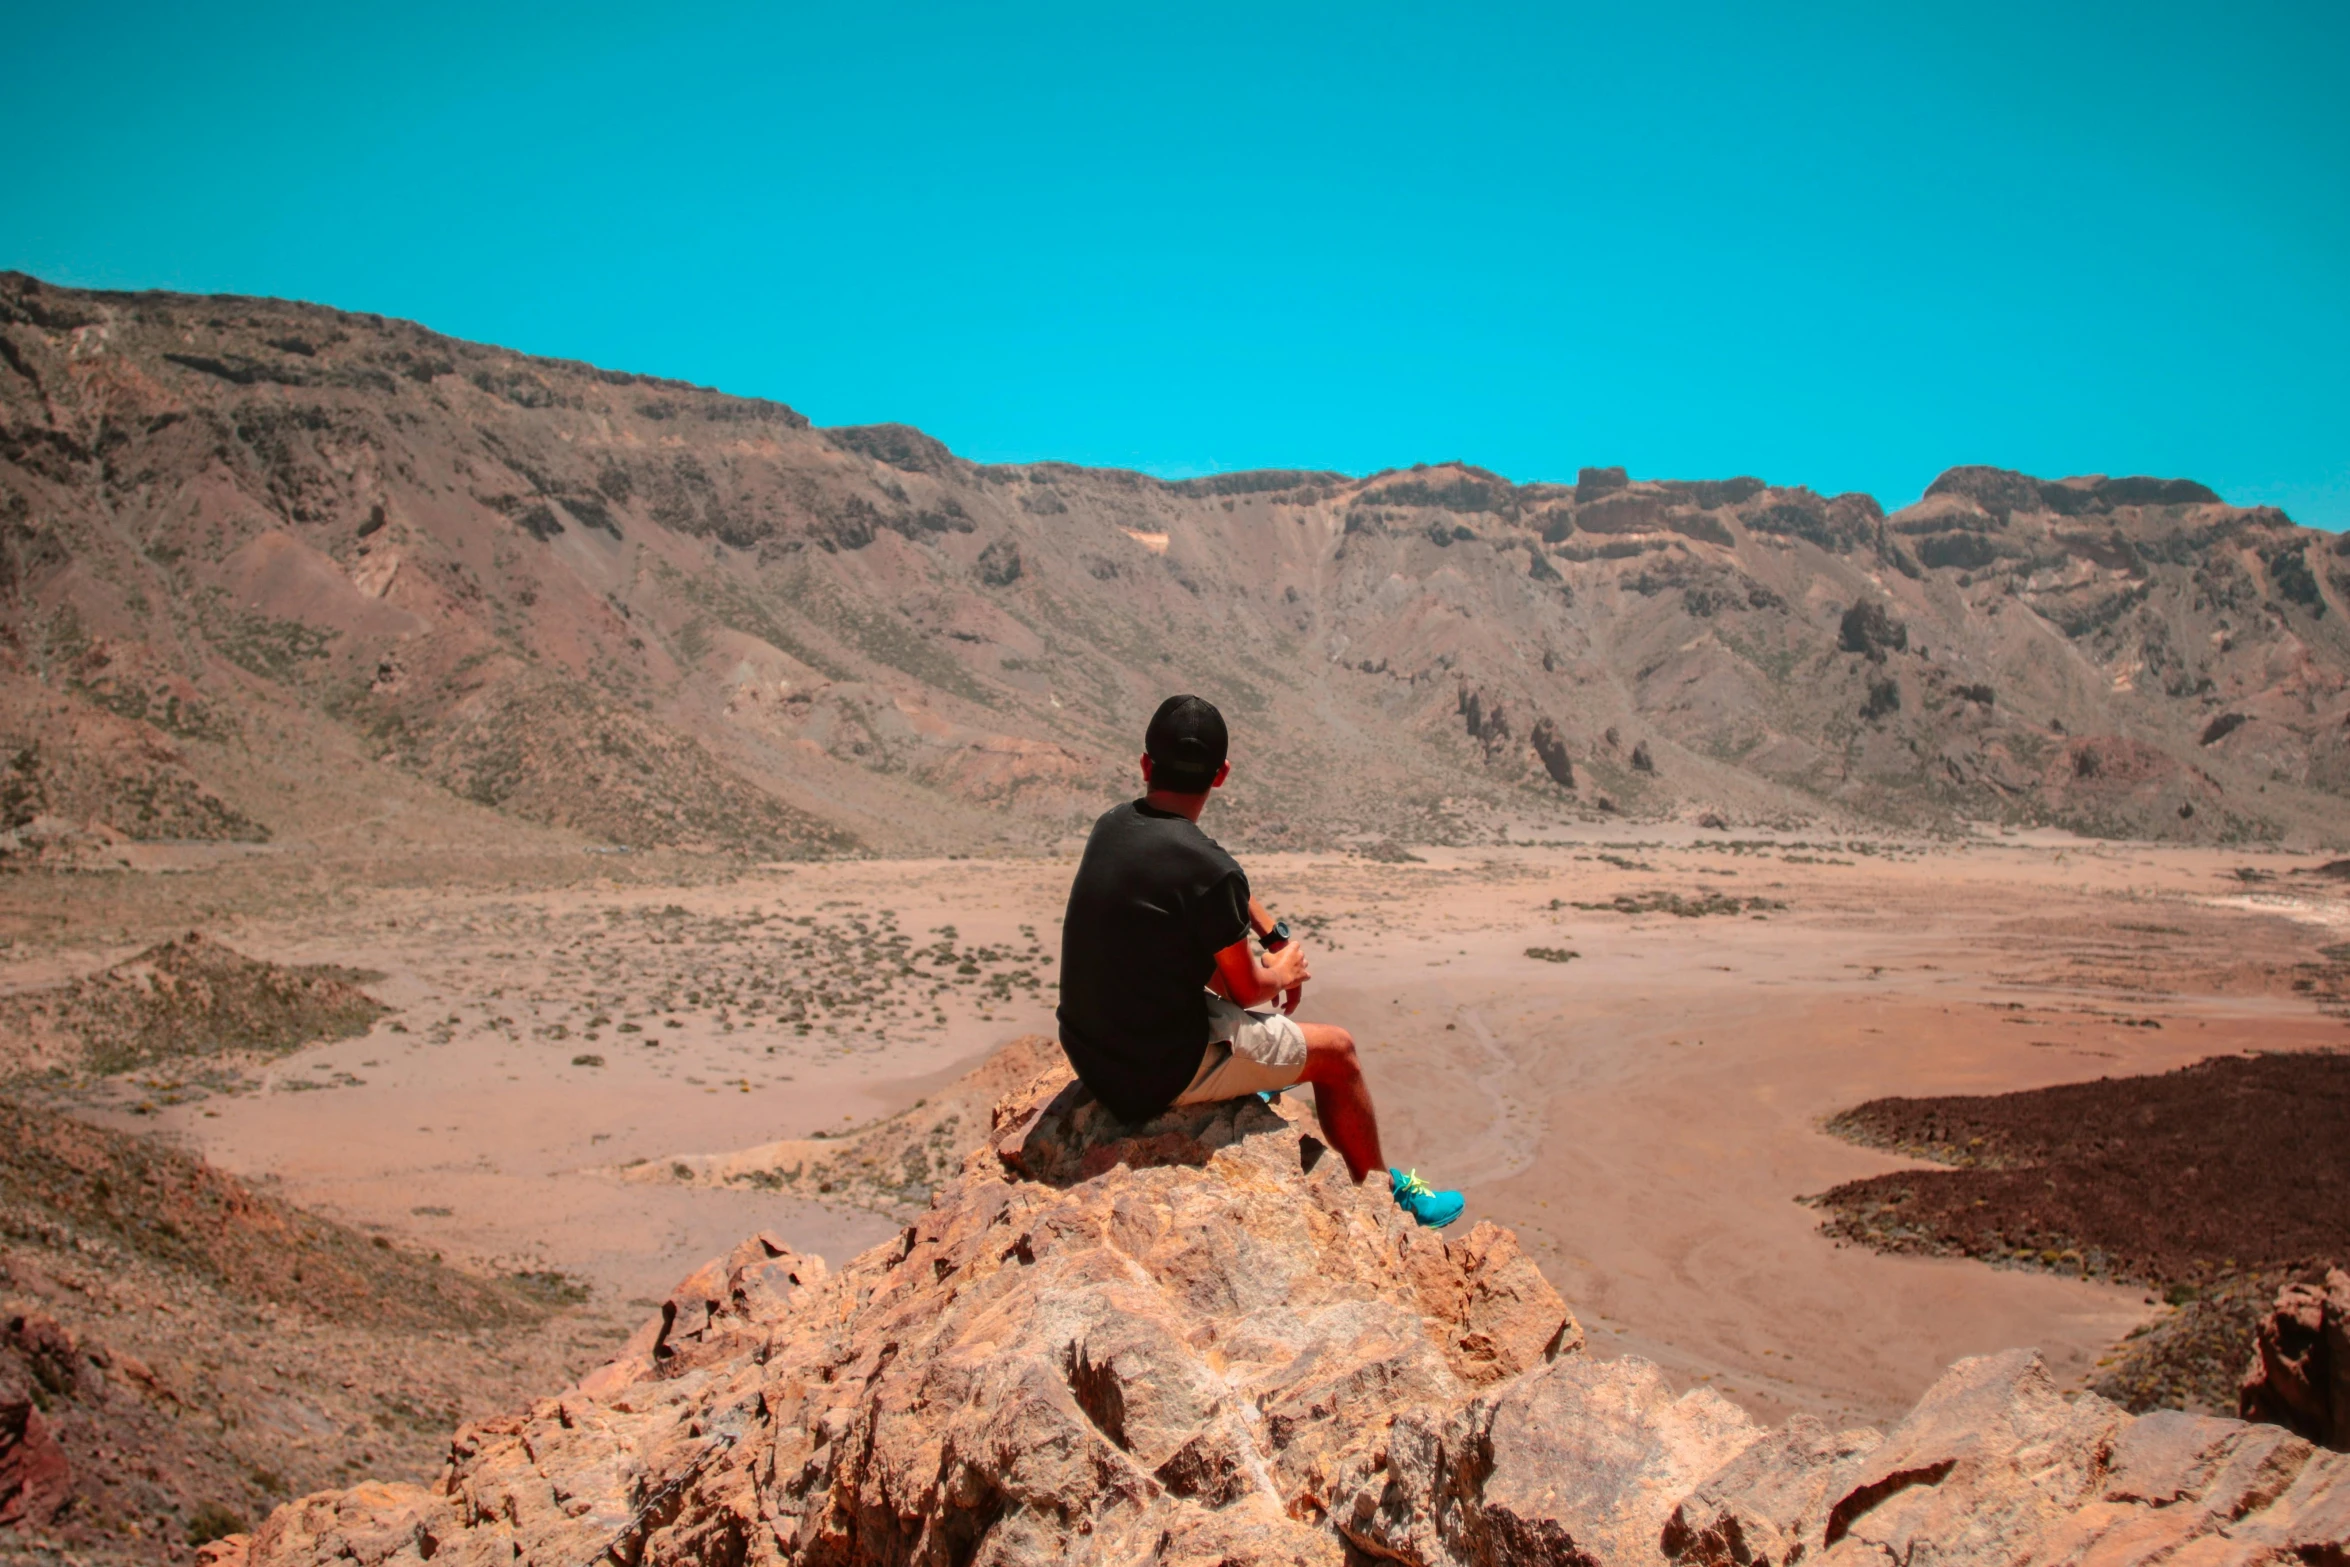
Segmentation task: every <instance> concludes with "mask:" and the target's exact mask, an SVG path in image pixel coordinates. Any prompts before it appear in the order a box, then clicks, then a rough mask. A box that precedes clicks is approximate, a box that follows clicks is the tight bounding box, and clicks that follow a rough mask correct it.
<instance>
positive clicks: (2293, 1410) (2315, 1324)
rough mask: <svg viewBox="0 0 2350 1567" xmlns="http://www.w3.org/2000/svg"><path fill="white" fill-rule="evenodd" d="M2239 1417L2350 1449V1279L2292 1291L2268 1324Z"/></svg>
mask: <svg viewBox="0 0 2350 1567" xmlns="http://www.w3.org/2000/svg"><path fill="white" fill-rule="evenodd" d="M2237 1408H2238V1412H2239V1413H2240V1414H2242V1415H2243V1417H2244V1418H2245V1419H2247V1420H2266V1421H2269V1422H2271V1423H2273V1424H2276V1425H2280V1426H2283V1427H2285V1428H2286V1429H2287V1430H2290V1431H2294V1432H2298V1433H2299V1434H2300V1435H2302V1436H2305V1437H2307V1438H2309V1440H2311V1441H2312V1442H2319V1443H2323V1444H2324V1445H2325V1446H2327V1447H2333V1448H2350V1273H2346V1272H2344V1271H2343V1270H2342V1269H2340V1268H2328V1269H2327V1270H2326V1273H2325V1277H2324V1278H2322V1279H2306V1280H2301V1281H2298V1282H2295V1283H2292V1284H2288V1285H2286V1286H2285V1287H2284V1289H2283V1290H2282V1291H2280V1292H2279V1293H2278V1295H2277V1303H2276V1307H2275V1309H2274V1310H2272V1311H2271V1312H2270V1313H2269V1314H2268V1319H2267V1320H2266V1321H2264V1322H2263V1323H2261V1325H2260V1328H2259V1332H2258V1336H2257V1339H2256V1342H2255V1346H2254V1359H2253V1362H2252V1366H2251V1369H2250V1370H2249V1371H2248V1372H2247V1373H2246V1374H2245V1377H2244V1389H2243V1392H2242V1394H2241V1395H2240V1397H2239V1400H2238V1405H2237Z"/></svg>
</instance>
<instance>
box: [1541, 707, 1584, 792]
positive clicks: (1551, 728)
mask: <svg viewBox="0 0 2350 1567" xmlns="http://www.w3.org/2000/svg"><path fill="white" fill-rule="evenodd" d="M1533 738H1534V755H1535V758H1536V760H1538V761H1540V762H1541V763H1542V770H1543V771H1544V772H1546V773H1548V774H1550V781H1551V782H1552V783H1554V784H1557V785H1558V786H1559V787H1560V788H1561V789H1572V788H1574V787H1575V760H1574V758H1573V757H1571V756H1569V755H1568V754H1567V742H1566V737H1565V736H1563V735H1561V734H1560V733H1559V726H1558V725H1557V724H1556V723H1555V722H1553V721H1552V720H1551V719H1548V718H1544V719H1541V720H1540V721H1538V722H1537V723H1536V724H1535V725H1534V737H1533Z"/></svg>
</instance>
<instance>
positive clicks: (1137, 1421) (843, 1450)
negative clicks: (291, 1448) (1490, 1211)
mask: <svg viewBox="0 0 2350 1567" xmlns="http://www.w3.org/2000/svg"><path fill="white" fill-rule="evenodd" d="M2346 1481H2350V1458H2344V1457H2342V1456H2340V1455H2332V1454H2325V1453H2321V1452H2318V1451H2317V1450H2316V1449H2314V1448H2312V1447H2311V1446H2310V1444H2308V1443H2307V1442H2304V1441H2302V1440H2301V1439H2300V1438H2298V1437H2295V1436H2293V1435H2291V1434H2289V1433H2287V1432H2284V1431H2282V1430H2279V1429H2276V1428H2274V1427H2255V1426H2246V1425H2244V1424H2242V1423H2239V1422H2234V1421H2223V1420H2200V1419H2191V1418H2188V1417H2184V1416H2164V1415H2156V1416H2148V1417H2146V1418H2143V1419H2138V1420H2133V1419H2132V1418H2131V1417H2130V1416H2128V1415H2127V1414H2125V1413H2123V1412H2122V1411H2121V1410H2120V1409H2118V1408H2116V1407H2115V1406H2113V1405H2110V1404H2107V1403H2105V1402H2103V1401H2102V1400H2099V1399H2097V1398H2094V1397H2084V1398H2081V1399H2079V1400H2077V1401H2068V1400H2066V1399H2064V1398H2063V1397H2061V1396H2059V1395H2058V1393H2057V1392H2056V1390H2055V1387H2054V1385H2053V1383H2052V1382H2051V1380H2050V1379H2049V1377H2048V1375H2047V1373H2046V1371H2045V1369H2044V1368H2043V1367H2042V1366H2041V1365H2040V1363H2039V1361H2038V1359H2037V1357H2036V1356H2034V1355H2032V1354H2031V1353H2029V1352H2028V1351H2018V1352H2014V1353H2011V1354H2008V1355H2002V1356H1992V1357H1988V1358H1983V1359H1977V1360H1971V1361H1965V1362H1962V1363H1960V1364H1959V1365H1958V1366H1956V1367H1954V1368H1953V1369H1952V1371H1951V1372H1950V1374H1949V1375H1948V1376H1947V1377H1945V1378H1944V1379H1943V1381H1942V1382H1941V1383H1939V1384H1937V1385H1936V1387H1935V1388H1934V1389H1933V1390H1932V1391H1931V1392H1929V1393H1928V1395H1927V1396H1926V1398H1925V1399H1924V1400H1923V1401H1922V1402H1921V1403H1920V1405H1919V1406H1918V1409H1917V1411H1916V1412H1915V1413H1913V1414H1912V1415H1911V1416H1910V1417H1909V1418H1908V1419H1907V1420H1905V1421H1903V1422H1902V1423H1901V1424H1900V1425H1899V1426H1897V1427H1896V1428H1895V1429H1894V1430H1893V1431H1892V1432H1891V1433H1890V1434H1887V1435H1884V1436H1880V1435H1879V1434H1878V1433H1876V1432H1874V1431H1851V1432H1843V1433H1833V1432H1829V1431H1827V1430H1826V1429H1825V1428H1823V1427H1821V1426H1820V1425H1819V1424H1818V1423H1817V1422H1816V1421H1811V1420H1808V1419H1801V1418H1799V1419H1797V1420H1796V1421H1794V1422H1792V1423H1790V1425H1789V1426H1788V1427H1786V1428H1785V1429H1784V1430H1781V1431H1776V1432H1765V1431H1762V1430H1760V1429H1758V1428H1757V1427H1756V1426H1755V1425H1754V1423H1753V1422H1752V1421H1751V1420H1749V1419H1748V1418H1747V1416H1746V1415H1745V1414H1744V1413H1743V1412H1741V1411H1740V1410H1739V1409H1738V1408H1737V1407H1736V1406H1734V1405H1732V1404H1731V1403H1729V1402H1728V1401H1727V1400H1726V1399H1724V1398H1722V1397H1721V1396H1720V1395H1719V1394H1716V1393H1714V1392H1712V1391H1710V1390H1706V1389H1699V1390H1695V1391H1692V1392H1688V1393H1682V1394H1676V1393H1674V1392H1673V1390H1672V1389H1671V1388H1670V1387H1668V1386H1667V1385H1666V1383H1665V1381H1664V1379H1663V1377H1662V1375H1661V1374H1660V1373H1659V1372H1658V1371H1657V1370H1656V1369H1655V1368H1654V1367H1652V1366H1649V1365H1647V1364H1645V1363H1643V1362H1641V1361H1638V1360H1633V1359H1623V1360H1613V1361H1608V1360H1600V1359H1598V1358H1596V1357H1594V1356H1592V1355H1591V1354H1589V1353H1588V1352H1587V1351H1586V1349H1585V1348H1584V1345H1583V1338H1582V1333H1581V1330H1580V1329H1579V1327H1578V1326H1577V1324H1576V1322H1575V1320H1574V1317H1573V1315H1572V1314H1571V1313H1570V1312H1569V1311H1568V1310H1567V1309H1566V1307H1565V1305H1564V1303H1563V1302H1561V1301H1560V1299H1559V1297H1558V1295H1557V1294H1556V1293H1555V1292H1554V1291H1553V1290H1552V1289H1551V1288H1550V1286H1549V1284H1548V1283H1547V1282H1546V1281H1544V1279H1543V1278H1542V1275H1541V1274H1540V1272H1539V1271H1538V1270H1537V1269H1536V1268H1535V1267H1534V1266H1533V1265H1532V1263H1531V1262H1529V1261H1528V1260H1527V1258H1526V1257H1525V1256H1524V1255H1523V1254H1522V1253H1521V1252H1520V1251H1519V1250H1518V1248H1517V1244H1516V1241H1515V1239H1514V1237H1513V1236H1511V1235H1510V1233H1509V1232H1508V1231H1506V1230H1503V1229H1500V1228H1498V1227H1495V1226H1493V1225H1489V1224H1486V1225H1479V1226H1477V1227H1476V1228H1475V1229H1474V1230H1472V1231H1470V1232H1469V1233H1468V1234H1467V1235H1465V1236H1463V1237H1460V1238H1458V1239H1453V1240H1447V1239H1444V1238H1441V1237H1439V1236H1436V1235H1432V1234H1428V1233H1424V1232H1421V1231H1418V1230H1415V1229H1413V1228H1411V1227H1410V1226H1409V1225H1408V1224H1406V1223H1404V1222H1403V1221H1402V1220H1401V1217H1400V1216H1399V1215H1398V1213H1397V1212H1396V1210H1395V1209H1394V1207H1393V1206H1392V1205H1391V1204H1390V1203H1389V1202H1388V1201H1387V1199H1386V1197H1385V1195H1384V1194H1383V1193H1381V1192H1380V1191H1379V1190H1378V1189H1377V1188H1376V1187H1371V1188H1358V1187H1356V1186H1354V1185H1352V1184H1351V1183H1350V1182H1349V1181H1348V1180H1347V1179H1346V1176H1345V1173H1344V1171H1343V1169H1342V1168H1340V1167H1339V1161H1338V1160H1337V1159H1335V1158H1334V1157H1332V1156H1331V1155H1330V1154H1329V1153H1328V1152H1327V1151H1326V1149H1325V1148H1324V1145H1323V1143H1322V1140H1321V1139H1320V1138H1319V1136H1318V1135H1316V1128H1315V1126H1314V1123H1313V1121H1312V1119H1311V1117H1310V1116H1309V1115H1308V1114H1306V1113H1305V1112H1304V1111H1303V1110H1302V1108H1300V1107H1296V1106H1293V1105H1291V1104H1289V1103H1287V1102H1286V1101H1284V1102H1279V1103H1276V1104H1274V1105H1271V1106H1267V1105H1264V1104H1262V1103H1260V1102H1259V1101H1257V1100H1254V1099H1246V1100H1240V1101H1236V1102H1233V1103H1229V1104H1222V1105H1212V1106H1204V1107H1199V1108H1194V1109H1190V1110H1183V1111H1178V1112H1174V1113H1171V1114H1169V1115H1166V1116H1163V1117H1161V1118H1159V1119H1158V1120H1155V1121H1152V1122H1148V1123H1145V1124H1143V1125H1140V1126H1127V1125H1123V1124H1121V1123H1119V1122H1117V1121H1116V1120H1115V1119H1114V1118H1112V1117H1111V1116H1110V1115H1109V1114H1108V1113H1107V1112H1106V1111H1105V1110H1103V1109H1102V1107H1101V1106H1100V1105H1099V1104H1097V1103H1095V1102H1094V1101H1093V1100H1092V1099H1091V1097H1090V1096H1089V1095H1087V1094H1086V1093H1085V1092H1084V1091H1083V1090H1082V1089H1081V1088H1079V1087H1077V1086H1076V1085H1074V1084H1072V1083H1071V1082H1070V1081H1069V1080H1068V1075H1067V1073H1066V1071H1065V1070H1057V1071H1054V1072H1051V1073H1047V1074H1046V1075H1045V1076H1043V1077H1041V1078H1039V1079H1037V1080H1036V1081H1035V1082H1033V1083H1032V1084H1030V1085H1028V1086H1027V1087H1026V1088H1024V1089H1022V1090H1020V1091H1018V1092H1016V1093H1014V1094H1011V1095H1009V1096H1008V1097H1007V1098H1005V1099H1004V1100H1003V1101H1002V1102H1001V1103H1000V1104H998V1105H997V1106H996V1108H995V1111H994V1113H993V1116H992V1122H991V1129H990V1132H989V1135H988V1139H987V1141H985V1142H984V1143H982V1144H981V1145H980V1146H979V1147H978V1148H977V1149H975V1150H973V1152H972V1153H971V1154H970V1155H969V1156H968V1157H967V1158H966V1160H965V1163H964V1167H963V1170H962V1173H961V1175H960V1177H959V1178H958V1179H956V1180H955V1181H954V1182H952V1183H951V1184H949V1185H948V1186H947V1187H945V1188H944V1189H943V1190H942V1191H941V1192H940V1193H939V1196H938V1198H937V1199H936V1201H935V1202H934V1204H933V1206H932V1207H931V1209H930V1211H929V1212H928V1213H926V1214H925V1215H924V1216H923V1217H922V1218H921V1219H920V1220H919V1221H918V1222H916V1223H915V1224H912V1225H910V1226H908V1227H907V1229H906V1230H905V1231H904V1232H903V1234H901V1235H900V1236H899V1237H898V1238H897V1239H896V1240H895V1241H893V1242H890V1243H887V1244H885V1245H883V1246H880V1247H877V1248H875V1249H874V1250H872V1251H870V1252H867V1253H866V1254H865V1255H863V1256H861V1257H859V1258H857V1259H856V1260H854V1261H853V1262H851V1263H849V1264H848V1265H847V1266H846V1267H844V1268H842V1269H841V1270H840V1271H838V1272H837V1273H836V1272H832V1271H830V1270H828V1269H827V1268H825V1267H824V1266H823V1265H822V1264H821V1263H820V1262H818V1261H817V1260H816V1259H813V1258H804V1257H800V1256H797V1255H796V1254H794V1253H793V1252H792V1251H791V1249H790V1248H789V1247H788V1246H786V1245H785V1244H784V1243H783V1242H781V1241H780V1240H778V1239H776V1238H775V1237H772V1236H761V1237H756V1238H754V1239H753V1240H751V1241H748V1242H745V1243H744V1244H743V1245H742V1246H741V1247H739V1248H737V1249H736V1251H735V1252H734V1253H733V1254H731V1255H730V1256H728V1257H726V1258H723V1259H718V1260H715V1261H713V1262H712V1263H710V1264H708V1265H706V1266H705V1267H704V1268H702V1269H701V1270H700V1271H698V1272H697V1273H695V1274H694V1275H693V1276H692V1277H690V1278H689V1279H688V1280H686V1281H685V1283H683V1284H682V1285H680V1286H679V1288H678V1290H677V1291H676V1292H674V1293H673V1294H672V1296H671V1298H670V1299H669V1300H668V1301H667V1302H665V1303H664V1304H663V1306H662V1309H661V1314H660V1315H659V1317H657V1318H655V1319H653V1320H651V1321H648V1322H647V1323H646V1324H645V1326H644V1327H643V1328H642V1329H641V1330H640V1331H639V1332H638V1334H637V1335H636V1337H635V1338H634V1339H632V1340H631V1342H630V1344H629V1345H628V1347H627V1349H626V1351H625V1352H624V1353H623V1354H622V1356H621V1357H620V1358H619V1359H618V1360H615V1361H614V1362H612V1363H611V1364H610V1365H607V1366H605V1367H603V1368H602V1369H600V1370H598V1371H596V1372H595V1373H593V1374H591V1375H590V1376H588V1377H587V1378H585V1379H583V1380H582V1382H581V1383H580V1384H579V1385H578V1386H577V1387H574V1388H572V1389H569V1390H567V1391H565V1392H563V1393H560V1394H558V1395H556V1396H554V1397H551V1398H548V1399H544V1400H542V1401H540V1402H539V1403H538V1404H536V1405H534V1406H533V1407H532V1408H530V1409H529V1410H527V1411H524V1412H520V1413H517V1414H515V1415H513V1416H511V1417H509V1418H507V1419H503V1420H497V1421H490V1422H485V1423H482V1424H479V1425H475V1426H469V1427H467V1428H465V1429H464V1430H461V1431H460V1432H459V1433H458V1434H457V1437H456V1440H455V1442H454V1444H453V1446H452V1449H451V1459H450V1464H449V1467H448V1469H447V1471H446V1472H445V1473H444V1475H443V1477H442V1478H441V1480H440V1481H439V1483H438V1484H436V1485H434V1486H432V1487H429V1488H425V1487H416V1486H401V1485H384V1484H374V1483H371V1484H367V1485H362V1486H358V1487H355V1488H353V1489H350V1490H346V1491H339V1492H325V1493H320V1494H318V1495H314V1496H310V1497H306V1498H304V1499H302V1500H301V1501H299V1502H296V1503H293V1504H290V1505H288V1506H286V1507H283V1508H280V1509H279V1510H278V1512H277V1513H276V1514H275V1515H274V1516H272V1517H271V1518H270V1519H269V1521H268V1522H267V1523H266V1524H265V1525H263V1527H262V1528H261V1529H260V1530H259V1531H258V1532H257V1533H256V1534H255V1535H254V1536H253V1537H252V1538H251V1539H250V1540H240V1541H237V1542H232V1543H231V1544H229V1545H227V1546H225V1547H222V1548H219V1549H218V1550H217V1551H216V1560H217V1561H219V1562H221V1563H223V1564H237V1563H240V1562H241V1564H242V1567H297V1564H301V1567H310V1564H316V1567H324V1564H327V1563H356V1564H359V1567H377V1564H389V1563H403V1564H405V1563H412V1562H422V1561H426V1560H432V1561H436V1562H442V1563H459V1564H471V1563H485V1564H486V1563H490V1562H496V1563H500V1564H504V1563H510V1562H525V1563H550V1564H552V1563H577V1562H601V1561H607V1560H609V1561H614V1562H623V1563H631V1564H635V1563H683V1562H728V1563H753V1562H758V1563H787V1562H788V1563H809V1564H814V1563H826V1564H844V1567H845V1564H863V1563H884V1562H888V1563H911V1562H923V1563H933V1562H935V1563H946V1562H988V1563H1007V1562H1042V1561H1060V1560H1068V1561H1082V1562H1110V1561H1118V1562H1129V1561H1136V1562H1138V1561H1145V1560H1147V1561H1153V1562H1196V1563H1201V1564H1206V1563H1220V1562H1268V1561H1278V1562H1299V1563H1305V1562H1312V1563H1328V1564H1331V1567H1338V1564H1340V1563H1342V1562H1346V1561H1362V1560H1365V1559H1366V1558H1375V1559H1385V1560H1394V1561H1402V1562H1410V1563H1416V1564H1421V1567H1437V1564H1467V1563H1501V1562H1562V1563H1617V1562H1627V1563H1628V1562H1663V1561H1667V1560H1676V1561H1682V1562H1690V1563H1706V1564H1713V1563H1731V1562H1736V1563H1740V1564H1753V1563H1776V1564H1785V1563H1790V1562H1793V1561H1796V1560H1799V1559H1810V1560H1818V1561H1827V1562H1852V1563H1861V1562H1870V1563H1874V1562H1877V1561H1880V1560H1882V1559H1884V1558H1885V1557H1886V1556H1887V1555H1892V1556H1894V1557H1897V1558H1900V1559H1904V1560H1907V1559H1911V1558H1912V1557H1913V1556H1914V1555H1915V1553H1916V1551H1917V1550H1918V1549H1919V1548H1920V1547H1926V1548H1927V1549H1928V1554H1929V1555H1930V1556H1931V1558H1932V1559H1934V1560H1937V1561H1947V1562H1976V1561H1981V1562H1989V1561H1993V1560H1997V1561H2001V1562H2010V1561H2023V1560H2026V1559H2031V1560H2038V1561H2050V1562H2055V1561H2080V1560H2086V1559H2088V1558H2089V1557H2090V1556H2091V1555H2092V1554H2095V1555H2097V1557H2098V1559H2100V1560H2103V1559H2112V1560H2115V1561H2147V1560H2153V1559H2156V1558H2158V1557H2162V1556H2166V1555H2168V1554H2169V1553H2171V1552H2172V1551H2174V1550H2176V1549H2177V1548H2178V1547H2180V1546H2181V1545H2183V1544H2185V1543H2186V1542H2189V1541H2194V1542H2197V1543H2196V1546H2195V1551H2196V1553H2197V1559H2198V1560H2200V1559H2203V1558H2204V1557H2206V1556H2208V1557H2209V1558H2210V1559H2212V1560H2229V1561H2237V1560H2241V1561H2291V1560H2293V1559H2295V1558H2296V1557H2298V1559H2300V1560H2302V1561H2309V1562H2332V1561H2339V1560H2341V1559H2342V1552H2343V1551H2344V1550H2345V1548H2350V1484H2346V1483H2345V1482H2346ZM2114 1552H2119V1554H2110V1553H2114Z"/></svg>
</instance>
